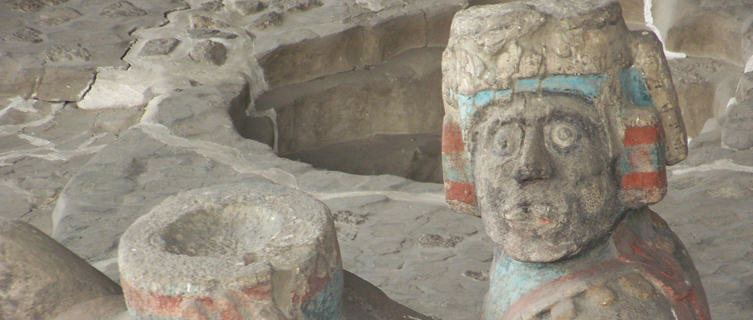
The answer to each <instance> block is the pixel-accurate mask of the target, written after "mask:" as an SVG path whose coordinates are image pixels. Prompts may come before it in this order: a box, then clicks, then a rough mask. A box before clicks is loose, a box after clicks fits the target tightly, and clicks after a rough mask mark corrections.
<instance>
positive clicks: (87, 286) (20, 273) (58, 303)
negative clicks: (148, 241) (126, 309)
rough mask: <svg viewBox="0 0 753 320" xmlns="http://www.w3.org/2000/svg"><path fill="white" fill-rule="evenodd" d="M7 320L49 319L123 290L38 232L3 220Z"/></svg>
mask: <svg viewBox="0 0 753 320" xmlns="http://www.w3.org/2000/svg"><path fill="white" fill-rule="evenodd" d="M0 252H2V255H1V256H0V265H2V266H3V268H2V272H1V273H0V278H2V279H3V283H5V285H4V286H3V288H2V298H0V307H1V308H0V310H1V311H0V315H1V316H2V317H3V319H49V318H51V317H54V316H56V315H58V314H60V313H61V312H63V311H65V310H68V309H69V308H71V307H72V306H74V305H75V304H77V303H79V302H84V301H88V300H90V299H94V298H98V297H104V296H109V295H117V294H119V292H120V287H119V286H118V285H117V284H116V283H114V282H113V281H112V280H110V279H108V278H107V277H106V276H105V275H103V274H101V273H100V272H99V271H97V270H96V269H94V268H93V267H91V266H90V265H89V264H88V263H87V262H86V261H84V260H83V259H81V258H79V257H78V256H76V255H75V254H73V253H72V252H71V251H69V250H68V249H66V248H65V247H63V246H61V245H60V244H59V243H57V242H55V240H53V239H51V238H50V237H49V236H47V235H45V234H44V233H42V231H39V230H38V229H36V228H34V227H32V226H30V225H28V224H26V223H23V222H20V221H11V220H6V219H2V220H0Z"/></svg>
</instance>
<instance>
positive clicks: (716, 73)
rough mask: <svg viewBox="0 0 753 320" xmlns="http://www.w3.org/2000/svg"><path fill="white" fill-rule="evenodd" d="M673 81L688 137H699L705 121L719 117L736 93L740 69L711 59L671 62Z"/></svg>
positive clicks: (694, 58) (687, 59)
mask: <svg viewBox="0 0 753 320" xmlns="http://www.w3.org/2000/svg"><path fill="white" fill-rule="evenodd" d="M668 62H669V68H670V70H671V71H672V80H673V83H674V85H675V89H676V90H677V97H678V100H679V103H680V109H681V110H682V120H683V122H684V123H685V130H687V133H688V136H689V137H696V136H698V134H699V133H700V131H701V129H702V128H703V124H704V123H706V120H708V119H711V118H720V117H722V116H723V115H724V113H725V112H726V109H727V103H728V102H729V98H730V97H731V96H732V95H734V94H735V88H736V87H737V83H738V81H737V79H738V78H740V73H739V67H737V66H734V65H731V64H729V63H726V62H724V61H719V60H715V59H710V58H696V57H690V58H686V59H674V60H669V61H668Z"/></svg>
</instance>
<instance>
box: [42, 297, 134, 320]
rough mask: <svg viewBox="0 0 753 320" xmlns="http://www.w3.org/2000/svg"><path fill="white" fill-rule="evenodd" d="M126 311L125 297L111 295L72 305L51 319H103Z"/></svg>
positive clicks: (114, 317) (112, 318) (112, 317)
mask: <svg viewBox="0 0 753 320" xmlns="http://www.w3.org/2000/svg"><path fill="white" fill-rule="evenodd" d="M125 311H126V304H125V297H123V295H121V294H118V295H111V296H105V297H99V298H94V299H91V300H89V301H84V302H81V303H79V304H76V305H74V306H72V307H71V308H70V309H68V310H66V311H65V312H63V313H61V314H59V315H57V316H56V317H55V318H54V319H53V320H103V319H111V320H114V319H121V318H116V317H118V316H119V315H121V314H123V313H124V312H125Z"/></svg>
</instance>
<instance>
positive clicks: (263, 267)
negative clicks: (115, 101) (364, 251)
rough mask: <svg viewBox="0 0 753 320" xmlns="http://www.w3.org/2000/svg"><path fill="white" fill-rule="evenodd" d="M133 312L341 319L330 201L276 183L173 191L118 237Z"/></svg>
mask: <svg viewBox="0 0 753 320" xmlns="http://www.w3.org/2000/svg"><path fill="white" fill-rule="evenodd" d="M118 264H119V268H120V279H121V285H122V287H123V291H124V295H125V298H126V304H127V306H128V310H129V314H130V316H131V317H132V318H134V319H194V318H198V319H204V318H208V319H341V318H342V299H341V297H342V291H343V273H342V262H341V258H340V251H339V247H338V244H337V238H336V236H335V229H334V224H333V222H332V218H331V216H330V213H329V209H328V208H327V207H326V206H325V205H324V204H323V203H321V202H319V201H318V200H316V199H314V198H312V197H310V196H308V195H307V194H305V193H303V192H300V191H297V190H293V189H290V188H287V187H283V186H281V185H276V184H270V183H254V184H233V185H222V186H214V187H209V188H204V189H196V190H191V191H187V192H183V193H180V194H178V195H176V196H173V197H170V198H167V199H166V200H165V201H164V202H162V203H161V204H160V205H158V206H157V207H155V208H154V209H153V210H152V211H151V212H149V213H148V214H146V215H144V216H142V217H140V218H139V219H137V220H136V222H134V223H133V224H132V225H131V226H130V227H129V228H128V230H126V232H125V233H124V234H123V236H122V237H121V239H120V245H119V248H118Z"/></svg>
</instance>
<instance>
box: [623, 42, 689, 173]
mask: <svg viewBox="0 0 753 320" xmlns="http://www.w3.org/2000/svg"><path fill="white" fill-rule="evenodd" d="M631 50H632V55H633V66H634V67H635V68H637V69H639V70H642V71H643V72H642V73H643V79H644V80H645V84H646V87H647V90H648V92H649V93H650V94H651V98H652V100H653V103H654V107H655V108H656V110H657V111H658V112H659V118H660V120H661V128H662V129H663V131H664V139H665V145H664V148H665V150H664V151H665V152H664V153H665V155H666V162H667V163H666V165H670V166H671V165H673V164H676V163H678V162H680V161H682V160H685V157H687V155H688V146H687V140H688V137H687V135H686V133H685V124H684V123H683V121H682V114H681V112H680V106H679V103H678V101H677V92H675V86H674V84H673V83H672V75H671V74H670V72H669V66H668V65H667V60H666V58H665V57H664V50H663V49H662V45H661V43H660V42H659V39H657V38H656V35H654V34H653V33H651V32H648V31H642V32H635V33H634V36H633V41H632V43H631Z"/></svg>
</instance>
